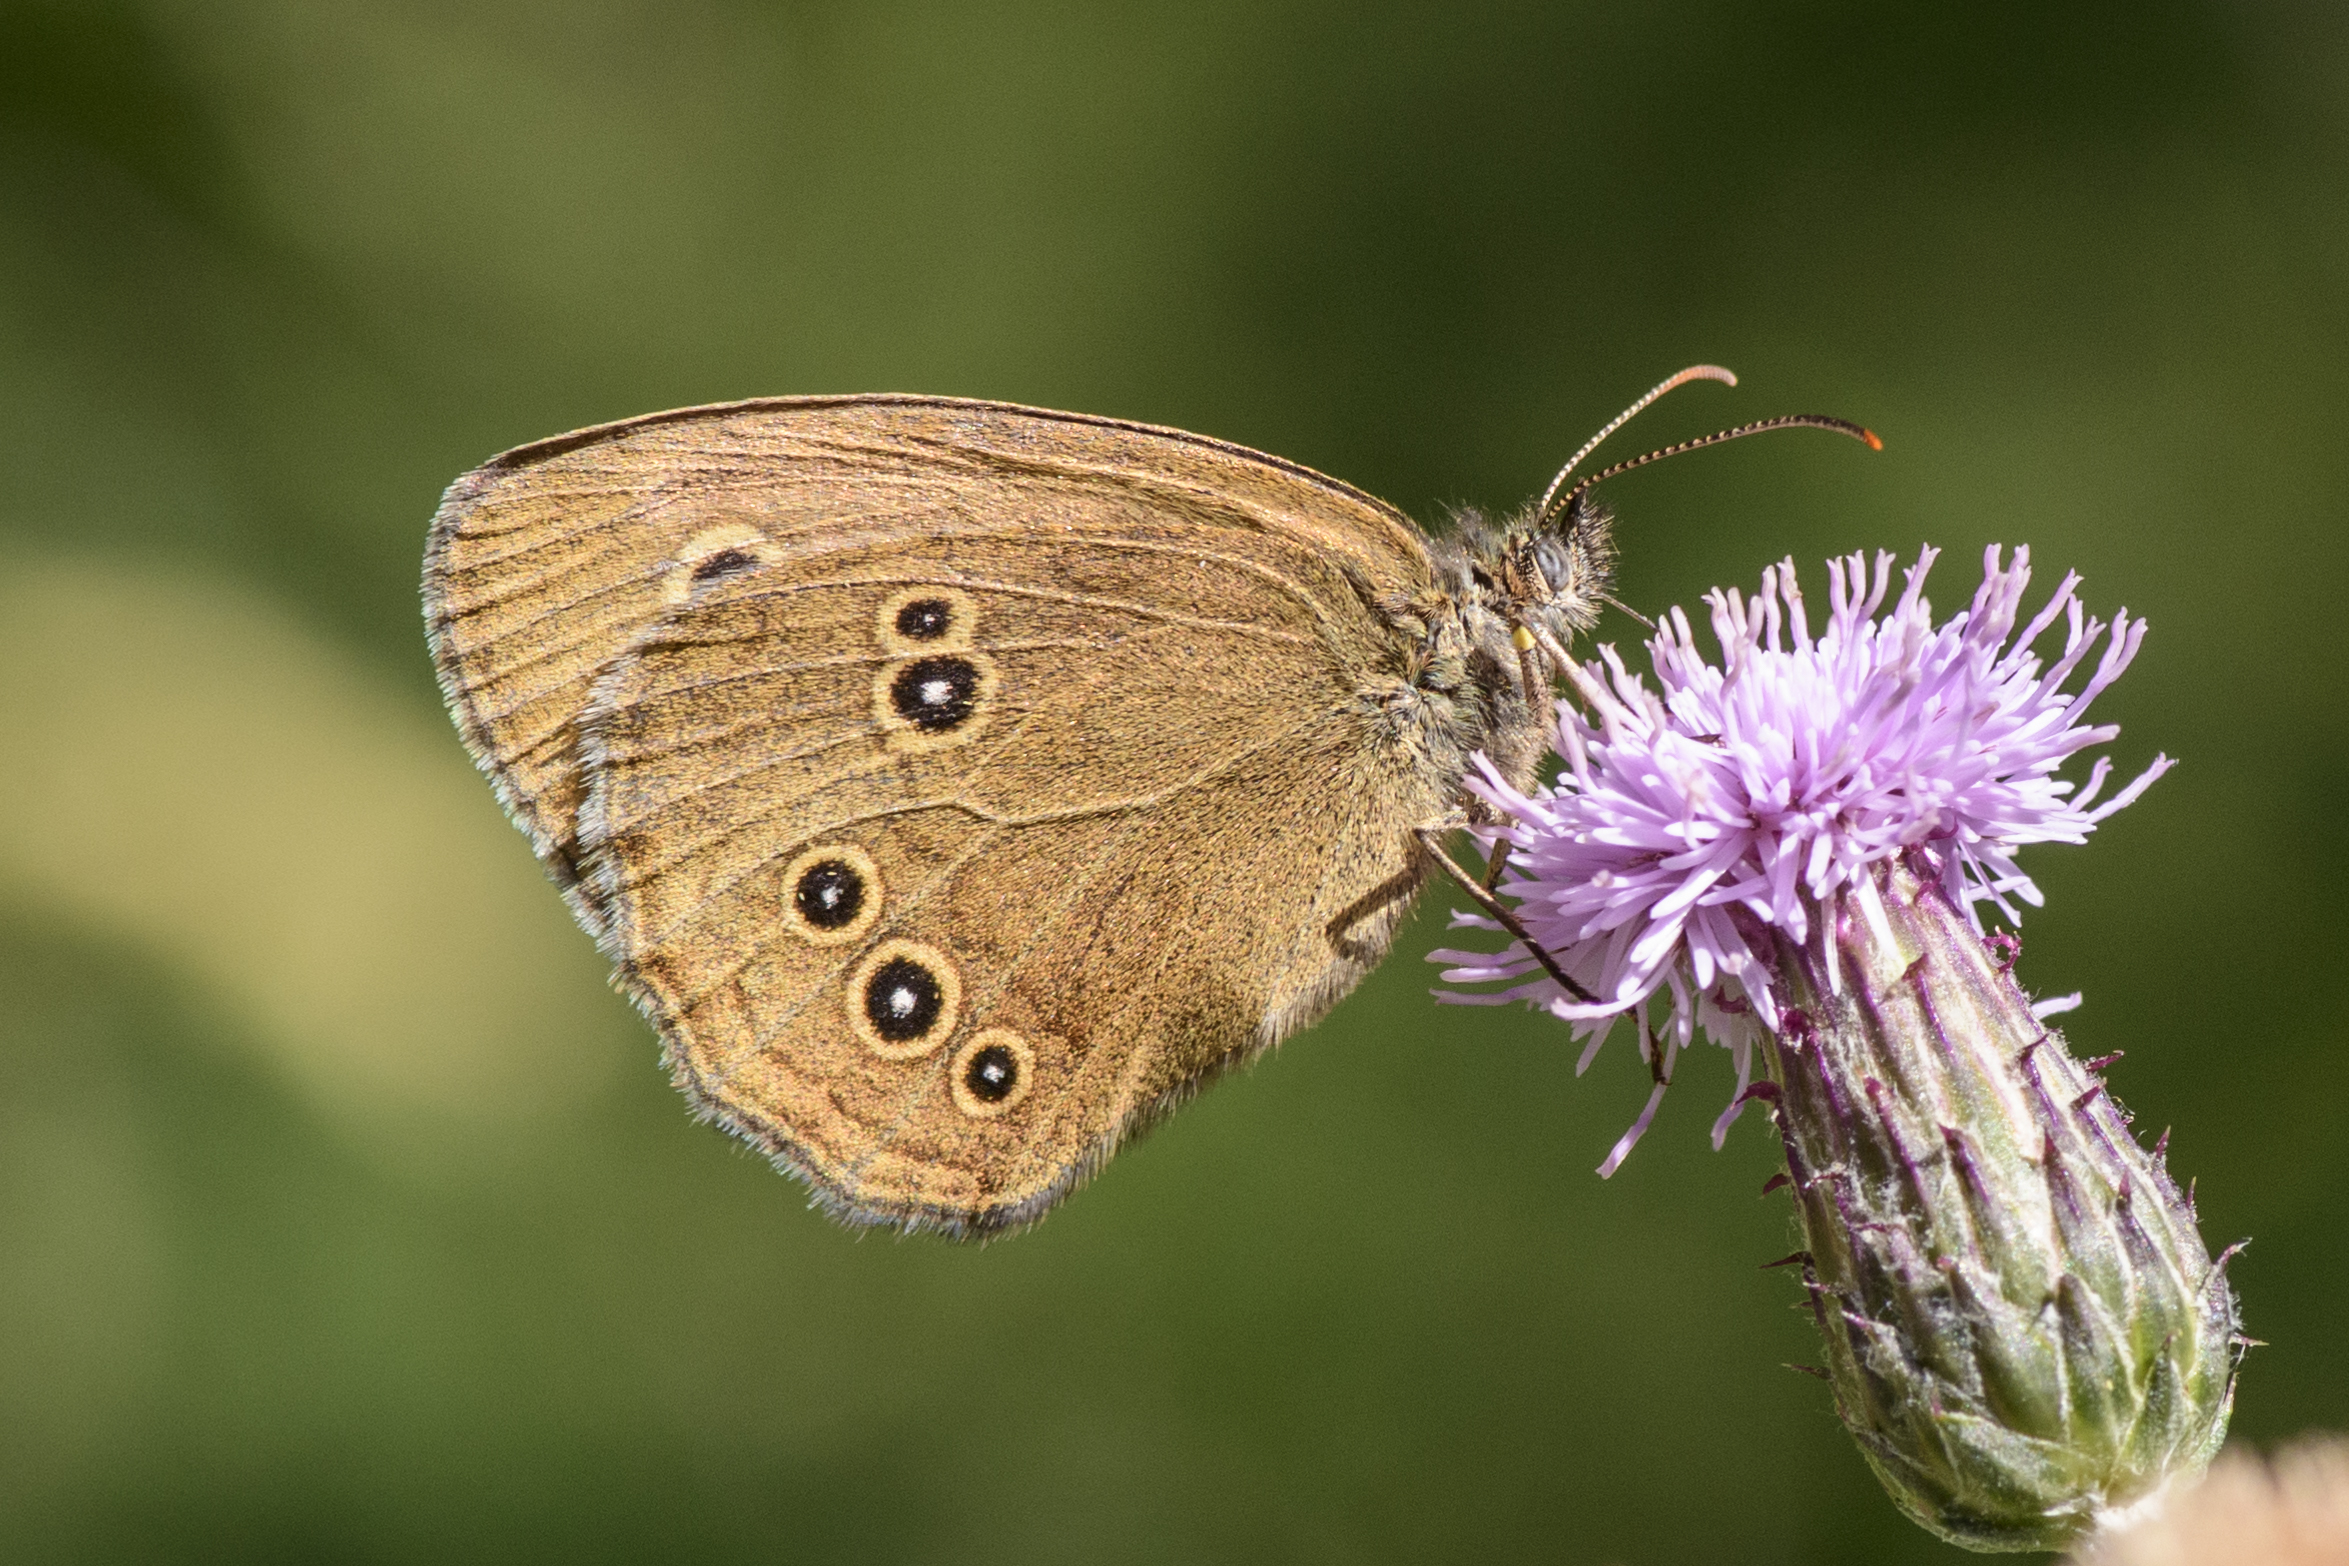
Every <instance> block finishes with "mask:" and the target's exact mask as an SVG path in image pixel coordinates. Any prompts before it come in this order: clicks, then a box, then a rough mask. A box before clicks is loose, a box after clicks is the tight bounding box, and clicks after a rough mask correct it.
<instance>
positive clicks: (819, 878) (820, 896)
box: [791, 859, 865, 930]
mask: <svg viewBox="0 0 2349 1566" xmlns="http://www.w3.org/2000/svg"><path fill="white" fill-rule="evenodd" d="M791 900H792V902H793V904H794V905H796V906H797V907H798V909H799V916H800V917H801V918H802V919H805V920H806V921H807V922H808V923H809V924H811V925H814V926H815V927H816V928H817V929H819V930H837V929H840V928H841V927H842V926H844V925H848V924H852V923H854V922H855V920H856V916H857V915H858V914H860V913H862V912H863V911H864V906H865V878H864V877H863V876H861V875H859V874H857V872H856V866H854V865H852V864H850V863H849V862H848V861H847V860H845V859H826V860H824V861H822V862H821V863H819V864H812V865H809V866H808V867H807V869H805V870H803V871H801V872H800V877H799V884H798V885H796V886H794V887H793V888H792V889H791Z"/></svg>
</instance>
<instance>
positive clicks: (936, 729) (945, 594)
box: [873, 587, 998, 752]
mask: <svg viewBox="0 0 2349 1566" xmlns="http://www.w3.org/2000/svg"><path fill="white" fill-rule="evenodd" d="M978 618H979V606H978V604H977V603H976V601H974V600H973V599H972V597H971V595H970V594H968V593H966V592H963V591H962V590H961V589H960V588H954V587H909V588H905V589H902V590H900V591H899V592H896V593H893V594H891V595H890V596H889V597H888V598H887V599H885V600H884V601H883V602H882V604H881V610H880V614H879V617H878V619H877V621H876V625H875V629H876V630H877V631H878V632H879V633H880V638H881V646H882V648H883V650H884V651H886V652H888V653H890V654H892V655H893V656H892V657H891V658H890V659H889V660H888V661H887V662H885V663H884V664H882V666H881V670H880V673H878V674H877V675H875V676H874V678H873V720H874V722H875V723H877V724H878V725H879V726H880V729H881V733H882V737H883V743H885V744H886V745H887V746H888V747H889V748H890V749H891V750H893V751H899V752H908V751H929V750H943V749H945V748H947V747H949V746H953V745H965V744H968V743H969V742H970V741H972V740H973V739H976V738H977V737H978V735H979V731H980V730H981V729H983V728H985V727H986V724H987V717H988V708H989V706H990V705H991V704H992V703H993V700H994V697H995V689H996V685H997V679H998V677H997V674H996V669H995V660H993V659H992V658H989V657H988V656H987V655H986V654H985V653H983V652H979V651H977V650H975V649H974V648H973V647H972V646H971V635H972V633H973V631H975V630H976V629H977V626H978Z"/></svg>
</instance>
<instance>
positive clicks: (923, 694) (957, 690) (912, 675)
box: [889, 658, 979, 732]
mask: <svg viewBox="0 0 2349 1566" xmlns="http://www.w3.org/2000/svg"><path fill="white" fill-rule="evenodd" d="M978 693H979V670H978V666H977V665H976V664H974V663H972V662H971V661H970V660H969V659H968V658H916V659H915V660H914V661H913V662H911V663H909V664H907V665H906V666H905V667H904V668H903V669H900V670H899V671H898V672H897V678H896V679H894V680H891V681H890V682H889V702H890V705H891V706H893V707H895V708H896V709H897V715H898V716H899V717H901V718H903V719H905V721H906V722H908V723H911V724H912V725H913V726H914V727H916V728H919V729H928V730H931V731H932V732H936V731H937V730H940V729H951V728H953V727H954V726H955V725H956V724H958V723H961V722H964V721H965V720H966V719H968V718H969V717H970V715H971V709H972V708H973V707H974V706H976V705H977V701H976V698H977V696H978Z"/></svg>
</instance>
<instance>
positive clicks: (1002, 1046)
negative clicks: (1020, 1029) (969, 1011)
mask: <svg viewBox="0 0 2349 1566" xmlns="http://www.w3.org/2000/svg"><path fill="white" fill-rule="evenodd" d="M1035 1076H1036V1052H1035V1051H1034V1050H1033V1049H1031V1048H1029V1047H1028V1041H1027V1040H1026V1039H1023V1038H1021V1037H1020V1036H1019V1035H1018V1034H1016V1033H1014V1032H1012V1031H1011V1030H1010V1029H1009V1028H988V1029H985V1030H983V1031H982V1032H980V1033H979V1034H978V1035H977V1036H976V1037H974V1038H973V1039H972V1040H971V1041H970V1042H969V1043H967V1044H965V1045H964V1046H963V1047H962V1048H961V1049H960V1050H958V1051H956V1052H955V1056H954V1071H953V1077H952V1081H953V1085H954V1107H955V1108H957V1109H959V1110H961V1111H962V1112H963V1113H964V1114H966V1115H969V1116H970V1117H971V1118H972V1119H974V1120H991V1119H993V1118H994V1117H995V1116H997V1115H1000V1114H1004V1113H1007V1112H1008V1111H1009V1110H1011V1109H1012V1108H1013V1107H1014V1106H1015V1105H1017V1104H1018V1103H1019V1102H1020V1100H1022V1099H1024V1098H1026V1097H1027V1096H1028V1089H1029V1087H1030V1086H1031V1085H1032V1084H1033V1083H1034V1081H1035Z"/></svg>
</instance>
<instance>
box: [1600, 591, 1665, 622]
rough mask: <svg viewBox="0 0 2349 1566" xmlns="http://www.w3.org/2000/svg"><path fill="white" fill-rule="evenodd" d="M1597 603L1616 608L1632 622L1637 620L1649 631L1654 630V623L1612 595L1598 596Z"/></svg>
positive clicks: (1603, 594) (1602, 594)
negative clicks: (1629, 617)
mask: <svg viewBox="0 0 2349 1566" xmlns="http://www.w3.org/2000/svg"><path fill="white" fill-rule="evenodd" d="M1599 602H1601V603H1603V604H1613V605H1614V606H1615V607H1616V608H1618V609H1620V610H1622V611H1623V612H1624V613H1625V614H1627V615H1629V616H1631V617H1632V618H1633V619H1634V620H1637V621H1638V622H1639V623H1640V624H1642V625H1644V626H1646V627H1647V628H1648V629H1649V630H1651V631H1652V630H1654V629H1655V628H1656V622H1655V621H1653V620H1651V619H1649V618H1648V617H1647V616H1646V615H1644V614H1641V613H1640V612H1639V611H1638V610H1637V609H1634V608H1632V607H1631V605H1629V604H1627V603H1625V602H1624V601H1623V600H1622V599H1620V598H1617V597H1616V596H1615V595H1614V594H1613V593H1601V594H1599Z"/></svg>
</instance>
